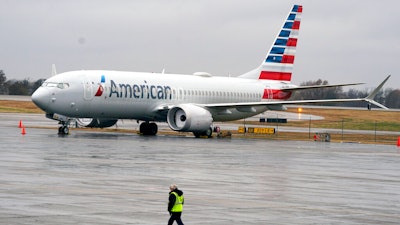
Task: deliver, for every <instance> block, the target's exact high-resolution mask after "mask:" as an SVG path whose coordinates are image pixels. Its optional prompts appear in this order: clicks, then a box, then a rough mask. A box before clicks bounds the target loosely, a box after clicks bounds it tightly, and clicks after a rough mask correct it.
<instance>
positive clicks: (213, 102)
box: [32, 5, 389, 137]
mask: <svg viewBox="0 0 400 225" xmlns="http://www.w3.org/2000/svg"><path fill="white" fill-rule="evenodd" d="M302 11H303V7H302V6H301V5H294V6H293V7H292V9H291V10H290V12H289V15H288V16H287V17H286V20H285V21H284V24H283V26H282V28H281V29H280V31H279V32H278V35H277V36H276V38H275V41H274V43H273V45H272V46H271V48H270V50H269V52H268V54H267V56H266V57H265V59H264V60H263V61H262V63H261V65H260V66H258V67H257V68H255V69H254V70H252V71H249V72H247V73H245V74H243V75H240V76H238V77H217V76H212V75H211V74H209V73H205V72H196V73H194V74H193V75H183V74H166V73H164V72H162V73H146V72H120V71H105V70H90V71H72V72H65V73H61V74H58V75H54V76H52V77H50V78H49V79H47V80H46V81H45V82H44V83H43V85H42V86H41V87H39V88H38V89H37V90H36V91H35V92H34V93H33V95H32V101H33V102H34V103H35V104H36V105H37V106H38V107H40V108H41V109H42V110H43V111H45V112H46V116H47V117H48V118H51V119H55V120H58V121H60V124H61V126H60V128H59V133H61V134H68V133H69V128H68V126H69V124H70V122H71V121H72V119H75V118H76V119H77V121H78V122H79V123H80V124H82V125H84V126H88V127H109V126H113V125H114V124H115V123H116V122H117V120H119V119H134V120H137V121H138V122H140V121H142V123H141V124H140V128H139V129H140V133H142V134H145V135H155V134H157V131H158V127H157V124H156V123H155V122H167V123H168V125H169V127H170V128H171V129H172V130H174V131H181V132H193V134H194V135H195V136H196V137H199V136H203V135H205V136H211V135H212V131H213V128H212V126H213V122H215V121H232V120H238V119H242V118H247V117H251V116H254V115H257V114H260V113H262V112H264V111H266V110H285V109H286V108H285V105H286V104H302V103H321V102H343V101H366V102H369V103H372V104H375V105H377V106H379V107H383V108H385V106H383V105H380V104H379V103H377V102H375V101H374V100H373V97H374V96H375V95H376V93H377V92H378V91H379V89H380V88H381V87H382V86H383V84H384V83H385V82H386V80H387V79H388V78H389V77H388V78H386V79H385V81H384V82H382V84H381V85H380V86H379V87H378V88H377V89H376V90H375V91H374V92H373V93H372V94H370V95H369V96H367V97H366V98H362V99H322V100H302V101H289V100H288V98H289V97H290V96H291V94H292V92H293V91H297V90H304V89H309V88H321V87H333V86H346V85H355V84H339V85H325V86H307V87H304V86H296V85H294V84H292V83H291V82H290V81H291V78H292V71H293V63H294V59H295V53H296V46H297V40H298V33H299V29H300V22H301V14H302ZM54 71H55V70H54Z"/></svg>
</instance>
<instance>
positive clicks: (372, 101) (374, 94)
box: [364, 75, 391, 109]
mask: <svg viewBox="0 0 400 225" xmlns="http://www.w3.org/2000/svg"><path fill="white" fill-rule="evenodd" d="M390 76H391V75H389V76H387V77H386V79H385V80H383V81H382V83H381V84H380V85H379V86H378V87H376V88H375V89H374V90H373V91H372V92H371V94H369V95H368V96H367V97H365V98H364V100H365V101H366V102H369V103H372V104H374V105H376V106H378V107H381V108H383V109H389V108H387V107H386V106H384V105H382V104H380V103H378V102H376V101H374V98H375V96H376V94H378V92H379V91H380V90H381V89H382V87H383V85H384V84H385V83H386V81H387V80H388V79H389V78H390Z"/></svg>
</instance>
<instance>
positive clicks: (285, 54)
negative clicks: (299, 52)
mask: <svg viewBox="0 0 400 225" xmlns="http://www.w3.org/2000/svg"><path fill="white" fill-rule="evenodd" d="M302 12H303V6H301V5H294V6H293V8H292V10H291V11H290V13H289V15H288V17H287V19H286V20H285V23H284V24H283V26H282V28H281V30H280V31H279V33H278V35H277V36H276V38H275V41H274V44H273V45H272V46H271V49H270V50H269V52H268V54H267V56H266V57H265V60H264V61H263V62H262V63H261V65H260V66H259V67H258V68H256V69H254V70H252V71H250V72H247V73H245V74H243V75H241V76H239V77H241V78H249V79H260V80H276V81H290V80H291V79H292V72H293V63H294V56H295V53H296V46H297V38H298V35H299V29H300V20H301V14H302Z"/></svg>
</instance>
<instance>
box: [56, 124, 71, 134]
mask: <svg viewBox="0 0 400 225" xmlns="http://www.w3.org/2000/svg"><path fill="white" fill-rule="evenodd" d="M60 124H61V126H60V127H59V128H58V134H59V135H67V134H69V127H68V125H69V123H68V122H64V121H61V122H60Z"/></svg>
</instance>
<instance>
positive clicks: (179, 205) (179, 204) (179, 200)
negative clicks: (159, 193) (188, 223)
mask: <svg viewBox="0 0 400 225" xmlns="http://www.w3.org/2000/svg"><path fill="white" fill-rule="evenodd" d="M171 194H174V195H175V204H174V206H173V207H172V209H171V212H182V211H183V195H181V196H178V194H177V193H176V192H172V193H171Z"/></svg>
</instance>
